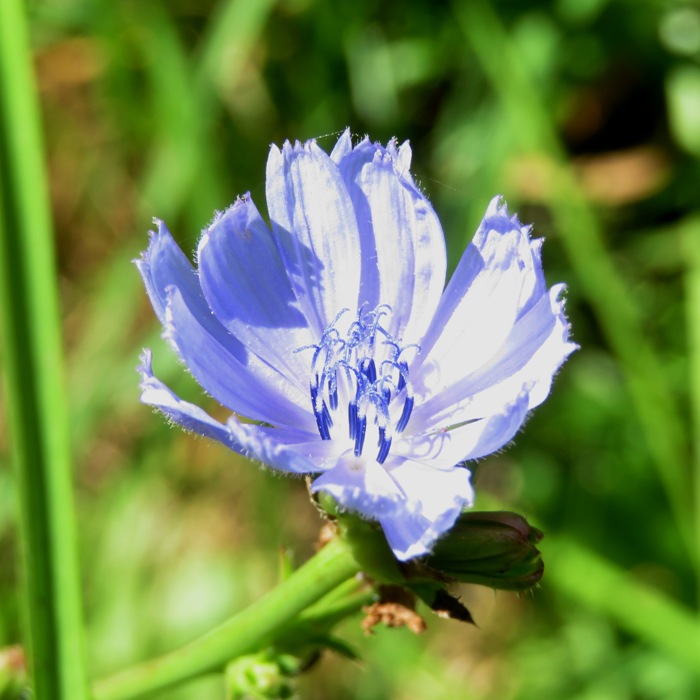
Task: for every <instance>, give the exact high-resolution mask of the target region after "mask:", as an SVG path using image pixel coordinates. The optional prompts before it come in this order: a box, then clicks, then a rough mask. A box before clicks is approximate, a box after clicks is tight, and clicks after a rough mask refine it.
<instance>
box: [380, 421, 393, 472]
mask: <svg viewBox="0 0 700 700" xmlns="http://www.w3.org/2000/svg"><path fill="white" fill-rule="evenodd" d="M390 448H391V438H387V437H386V430H385V429H384V428H380V429H379V452H378V453H377V462H378V463H379V464H384V461H385V460H386V458H387V457H388V456H389V449H390Z"/></svg>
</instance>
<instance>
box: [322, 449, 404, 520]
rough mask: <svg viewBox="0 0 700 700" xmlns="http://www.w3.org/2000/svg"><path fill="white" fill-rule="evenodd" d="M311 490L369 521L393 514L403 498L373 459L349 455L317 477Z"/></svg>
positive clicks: (342, 457) (348, 453)
mask: <svg viewBox="0 0 700 700" xmlns="http://www.w3.org/2000/svg"><path fill="white" fill-rule="evenodd" d="M311 490H312V491H313V492H314V493H315V492H317V491H325V492H326V493H328V494H330V495H331V496H333V498H335V500H336V501H338V503H339V504H340V505H341V506H342V507H344V508H348V509H350V510H353V511H355V512H357V513H360V514H361V515H364V516H366V517H369V518H374V519H376V518H378V517H380V516H383V515H388V514H390V513H393V512H394V511H395V510H396V509H397V508H399V507H401V503H402V501H403V499H404V495H403V493H402V492H401V490H400V488H398V487H397V485H396V482H395V481H394V479H392V478H391V477H390V476H389V474H388V473H387V471H386V470H385V469H384V468H383V467H382V466H380V465H379V464H377V463H376V462H375V461H374V460H373V459H363V458H361V457H360V458H358V457H355V456H354V454H353V453H352V451H348V452H347V453H346V454H344V455H343V456H341V457H340V459H339V460H338V463H337V464H336V465H335V466H334V467H333V468H332V469H329V470H328V471H326V472H324V473H323V474H321V476H319V477H318V478H317V479H316V480H315V481H314V482H313V484H312V485H311Z"/></svg>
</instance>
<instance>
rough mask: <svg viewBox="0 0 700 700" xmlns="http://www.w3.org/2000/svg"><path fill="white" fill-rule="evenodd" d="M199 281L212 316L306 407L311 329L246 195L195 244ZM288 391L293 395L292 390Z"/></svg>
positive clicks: (273, 248)
mask: <svg viewBox="0 0 700 700" xmlns="http://www.w3.org/2000/svg"><path fill="white" fill-rule="evenodd" d="M197 258H198V260H199V277H200V282H201V285H202V290H203V291H204V295H205V297H206V300H207V302H208V303H209V306H210V307H211V309H212V311H213V312H214V314H215V316H216V318H217V319H218V320H219V321H220V322H221V323H222V324H223V325H224V326H225V327H226V328H227V329H228V330H229V331H230V332H231V333H232V334H233V335H234V336H235V337H236V338H238V340H240V341H241V342H242V343H243V344H244V345H245V346H246V347H247V348H248V349H249V350H251V351H252V352H254V353H255V354H256V355H257V356H258V357H260V358H262V359H263V360H264V361H265V362H267V364H269V365H271V366H272V367H274V368H276V369H277V370H278V371H279V372H280V374H281V375H282V377H281V378H280V381H285V380H286V381H288V382H290V383H291V384H292V385H293V387H294V388H295V389H296V391H297V392H298V393H299V397H300V398H299V399H297V401H296V402H297V403H302V404H304V403H306V404H308V403H309V398H308V391H309V388H308V387H309V376H308V374H309V360H308V354H303V353H298V352H295V350H296V349H297V348H301V347H303V346H307V345H310V344H311V343H313V342H315V341H317V340H318V338H314V337H313V336H312V335H311V333H310V330H309V327H308V324H307V322H306V319H305V317H304V314H303V313H301V311H300V310H299V306H298V303H297V300H296V297H295V295H294V292H293V290H292V287H291V284H290V281H289V278H288V277H287V273H286V270H285V267H284V264H283V262H282V259H281V257H280V253H279V251H278V249H277V245H276V243H275V240H274V238H273V236H272V233H271V231H270V229H269V228H268V227H267V224H266V223H265V222H264V221H263V220H262V217H261V216H260V214H259V213H258V210H257V208H256V207H255V204H253V201H252V200H251V199H250V197H249V196H246V197H243V198H242V199H239V200H238V201H237V202H236V203H235V204H234V205H233V206H231V207H230V208H229V209H227V210H226V212H224V213H223V214H220V215H218V216H217V217H216V219H215V220H214V221H213V223H212V224H211V225H210V226H209V228H208V229H207V230H206V231H205V232H204V235H203V236H202V239H201V241H200V243H199V252H198V256H197ZM289 391H292V388H291V387H290V389H289Z"/></svg>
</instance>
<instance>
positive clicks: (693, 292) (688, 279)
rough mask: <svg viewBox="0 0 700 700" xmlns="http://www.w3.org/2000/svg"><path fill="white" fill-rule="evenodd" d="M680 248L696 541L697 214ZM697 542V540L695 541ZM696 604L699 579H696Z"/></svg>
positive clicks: (699, 520)
mask: <svg viewBox="0 0 700 700" xmlns="http://www.w3.org/2000/svg"><path fill="white" fill-rule="evenodd" d="M682 241H683V251H684V253H685V259H686V265H687V267H686V272H685V317H686V320H687V328H688V364H689V370H688V373H689V378H690V381H689V385H688V386H689V395H690V412H691V421H692V422H691V426H692V427H691V436H692V441H693V444H692V449H693V480H694V489H693V498H694V500H695V523H694V525H695V537H696V542H698V543H700V217H698V216H695V217H693V218H691V219H689V220H688V221H687V222H685V224H684V226H683V236H682ZM698 546H700V544H699V545H698ZM698 603H699V607H700V581H699V582H698Z"/></svg>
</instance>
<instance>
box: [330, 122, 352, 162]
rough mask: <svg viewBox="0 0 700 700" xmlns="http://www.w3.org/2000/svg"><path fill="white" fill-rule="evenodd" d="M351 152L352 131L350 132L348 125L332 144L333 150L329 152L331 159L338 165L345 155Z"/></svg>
mask: <svg viewBox="0 0 700 700" xmlns="http://www.w3.org/2000/svg"><path fill="white" fill-rule="evenodd" d="M351 152H352V133H351V132H350V127H348V128H346V129H345V131H343V133H342V134H341V135H340V138H339V139H338V141H337V142H336V144H335V146H333V150H332V151H331V153H330V157H331V160H332V161H333V162H334V163H335V164H336V165H338V164H339V163H340V162H341V161H342V160H343V158H345V156H346V155H348V154H349V153H351Z"/></svg>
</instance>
